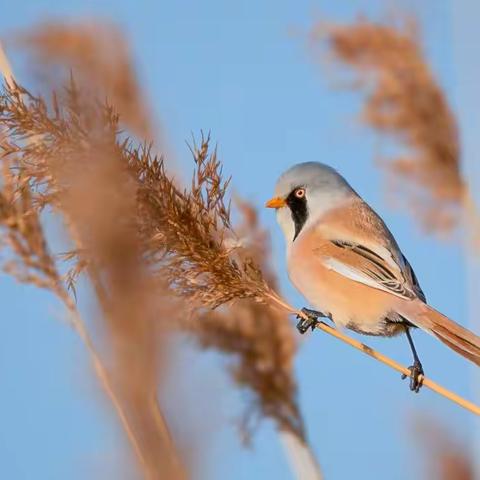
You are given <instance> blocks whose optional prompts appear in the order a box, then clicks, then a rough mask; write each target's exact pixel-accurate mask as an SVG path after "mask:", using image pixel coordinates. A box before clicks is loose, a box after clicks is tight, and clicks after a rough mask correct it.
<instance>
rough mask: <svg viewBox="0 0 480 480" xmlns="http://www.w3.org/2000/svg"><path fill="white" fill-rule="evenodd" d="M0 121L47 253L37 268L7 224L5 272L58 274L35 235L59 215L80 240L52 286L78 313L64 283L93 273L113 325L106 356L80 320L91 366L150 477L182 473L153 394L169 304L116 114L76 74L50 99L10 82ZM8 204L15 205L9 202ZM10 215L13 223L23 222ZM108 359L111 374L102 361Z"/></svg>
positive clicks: (28, 237) (6, 152)
mask: <svg viewBox="0 0 480 480" xmlns="http://www.w3.org/2000/svg"><path fill="white" fill-rule="evenodd" d="M0 124H1V126H2V128H4V129H5V130H6V133H7V134H8V138H7V139H5V140H4V142H3V144H2V150H3V154H2V157H3V159H4V162H5V163H4V165H5V168H6V169H7V171H8V172H9V173H8V175H10V176H9V177H8V179H9V182H10V183H7V182H5V187H6V186H7V185H10V184H11V188H10V190H12V191H13V192H14V193H13V194H14V197H13V199H14V200H16V198H19V199H21V200H22V206H23V205H24V204H25V205H28V208H29V210H28V212H25V213H24V215H23V217H24V218H26V219H28V220H29V223H26V226H27V227H28V230H25V232H26V233H24V237H25V242H29V243H27V246H30V245H33V246H35V248H36V250H33V247H32V249H31V250H32V251H33V253H34V254H35V255H36V256H37V257H39V258H40V259H41V260H42V262H41V263H40V266H42V269H40V270H39V269H38V268H37V263H38V262H37V263H34V260H35V257H34V258H33V260H32V259H31V255H30V256H26V254H24V255H23V256H21V255H20V254H21V253H22V250H20V247H21V246H22V245H21V244H19V242H14V240H15V238H16V237H15V236H13V232H15V231H16V230H12V227H10V230H9V232H10V234H9V236H8V238H9V239H11V240H10V244H12V245H13V247H14V251H13V253H14V255H15V257H17V260H14V264H13V267H12V266H9V264H7V267H8V268H7V271H10V272H12V273H14V274H15V275H16V276H17V278H20V279H22V278H23V279H24V281H26V280H28V279H30V278H31V279H32V280H29V281H33V283H35V284H37V285H40V281H41V279H42V277H40V276H39V275H36V276H33V274H31V273H30V274H29V275H27V274H25V273H22V270H20V269H19V268H18V267H17V268H14V267H15V265H18V264H20V265H26V266H30V265H33V266H35V267H36V270H35V271H40V272H42V273H44V276H46V273H45V272H48V273H49V274H50V275H51V276H52V275H53V273H51V272H52V271H53V272H56V270H53V266H52V265H55V262H54V260H53V259H52V257H49V256H47V255H46V254H45V253H44V252H43V251H42V249H41V248H40V246H41V245H44V244H46V242H45V239H44V237H42V238H41V240H42V241H39V240H37V239H36V236H35V234H36V232H37V230H38V228H40V223H39V220H38V219H39V214H40V212H41V211H42V210H43V209H45V207H49V208H48V210H51V211H53V213H55V214H57V215H60V216H61V218H62V219H63V221H64V223H65V225H66V228H67V231H68V233H69V234H70V240H71V242H72V244H73V249H72V252H71V253H69V254H68V255H67V256H66V257H68V258H67V259H68V261H69V262H70V263H71V262H72V261H73V262H74V266H73V267H72V269H71V270H70V271H69V272H68V273H67V274H66V275H65V276H64V277H63V276H62V277H60V276H59V274H58V273H56V274H55V275H54V276H52V280H51V281H50V282H49V283H45V282H44V283H45V286H46V287H47V288H50V289H51V290H52V291H54V293H56V294H57V295H58V296H60V297H61V299H62V300H63V301H64V303H65V304H66V305H67V307H68V309H69V310H70V313H72V312H73V313H74V314H75V317H76V318H78V316H79V314H78V311H77V309H76V306H75V304H74V302H73V300H72V298H71V297H70V296H69V295H68V293H67V290H66V289H65V288H66V286H69V287H74V285H75V280H76V278H77V277H78V275H79V274H80V273H81V272H85V273H86V275H87V277H88V279H89V280H90V283H91V285H92V287H93V290H94V292H95V298H96V302H97V304H98V307H99V310H100V312H101V316H100V317H101V318H102V319H103V320H104V326H105V327H106V332H107V335H106V336H105V338H104V339H103V342H102V343H104V344H105V345H104V348H102V352H104V354H102V357H104V358H103V359H100V357H99V355H98V354H97V353H96V351H95V346H94V345H93V342H92V341H91V340H90V337H89V336H88V334H87V333H86V330H85V326H84V324H83V322H82V323H80V324H78V325H75V327H76V329H77V331H79V330H80V331H81V336H82V338H84V339H85V338H87V341H86V343H87V346H88V348H89V351H90V352H91V353H92V352H93V355H94V357H95V361H94V363H95V364H96V365H97V368H99V369H100V370H101V373H100V375H99V377H100V379H101V381H102V383H103V384H104V387H105V388H106V389H107V390H108V391H109V395H110V396H111V398H112V401H113V402H114V403H115V405H116V406H117V410H118V411H119V415H120V417H121V419H122V422H123V424H124V426H125V429H126V431H127V433H128V436H129V438H130V440H131V442H132V445H133V446H134V448H135V450H136V453H137V455H138V458H139V460H140V462H141V466H142V469H143V473H144V475H145V476H146V477H147V478H172V479H173V478H183V477H184V473H183V470H182V467H181V466H180V464H179V461H178V459H177V456H176V453H175V451H174V448H173V443H172V440H171V438H170V435H169V432H168V430H167V427H166V425H165V422H164V419H163V417H162V415H161V413H160V410H159V408H158V404H157V400H156V391H157V388H158V380H159V373H160V372H159V365H160V363H159V358H158V354H159V349H160V346H161V340H162V337H161V336H159V335H158V331H159V326H158V317H159V316H160V317H161V315H162V314H163V313H165V312H166V309H164V307H165V305H166V302H165V297H164V296H162V295H160V293H161V292H160V291H159V289H158V287H157V285H156V284H155V283H154V281H153V278H152V275H151V273H150V272H149V270H148V268H147V264H146V262H145V261H144V260H143V252H142V250H141V243H140V242H139V240H138V237H137V234H136V229H135V225H136V223H135V212H136V204H135V188H134V187H135V184H133V183H132V181H131V177H130V176H129V175H128V172H127V171H126V169H125V164H124V162H123V160H124V159H123V157H122V155H121V154H120V151H121V150H120V147H119V145H118V144H117V143H116V140H117V135H118V131H119V128H118V117H117V116H116V114H114V112H113V110H112V108H111V107H110V106H108V105H105V104H104V105H102V104H100V103H99V102H97V101H96V100H95V99H90V97H89V96H87V95H82V94H81V92H80V91H79V90H77V87H76V85H75V83H74V82H73V81H72V83H71V84H70V86H69V87H68V88H66V89H65V90H64V92H62V94H61V95H59V96H56V95H55V96H54V97H53V100H52V103H51V104H50V105H49V104H47V103H46V102H45V101H44V100H43V99H42V98H40V97H35V96H33V95H31V94H30V93H29V92H28V91H26V90H24V89H22V88H21V87H19V86H18V85H12V86H6V87H5V88H4V91H3V94H2V95H0ZM12 161H15V162H16V163H15V165H12V164H11V162H12ZM7 162H10V163H7ZM12 167H14V168H12ZM6 193H8V191H7V190H6ZM6 198H7V200H8V197H6ZM25 198H26V199H27V200H28V202H27V203H26V202H25V200H24V199H25ZM11 202H12V200H11V199H10V203H11ZM4 203H5V204H7V205H8V202H7V201H5V202H4ZM3 210H4V211H8V210H6V207H4V208H3ZM5 218H6V219H9V218H10V217H9V216H7V215H5ZM9 222H10V223H9V225H10V224H11V225H13V226H15V227H16V225H17V224H18V225H23V224H21V223H19V222H13V223H12V221H11V220H9ZM32 222H33V223H32ZM36 227H38V228H37V229H36ZM16 228H17V227H16ZM22 232H23V230H22ZM37 236H38V235H37ZM45 248H46V247H45ZM25 251H26V252H27V253H28V252H29V250H28V249H27V250H25ZM15 257H14V258H15ZM25 259H27V260H28V262H27V261H26V260H25ZM49 259H50V263H48V262H47V260H49ZM50 264H51V265H50ZM49 265H50V266H49ZM18 272H20V273H18ZM27 273H28V272H27ZM47 278H48V277H47ZM154 286H155V288H154ZM78 322H79V321H78V320H77V323H78ZM97 343H98V342H97ZM105 352H110V353H109V354H108V355H107V354H106V353H105ZM107 356H108V357H109V360H108V363H109V369H108V371H107V369H106V368H105V367H103V364H102V362H103V361H105V357H107Z"/></svg>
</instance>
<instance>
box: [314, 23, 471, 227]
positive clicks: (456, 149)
mask: <svg viewBox="0 0 480 480" xmlns="http://www.w3.org/2000/svg"><path fill="white" fill-rule="evenodd" d="M318 38H320V39H326V41H327V44H328V49H329V52H330V54H331V57H332V59H333V64H334V66H343V65H345V66H348V67H350V72H353V74H354V78H355V81H354V82H353V83H352V85H353V88H355V89H361V91H363V92H364V94H365V96H366V101H365V103H364V107H363V111H362V117H361V118H362V121H363V122H364V123H365V124H367V125H368V126H370V127H372V128H373V129H374V130H376V131H377V132H379V133H380V134H384V135H387V136H389V137H391V138H392V139H394V140H395V141H396V145H397V152H398V153H397V154H396V155H397V157H396V158H389V159H386V158H383V159H381V165H382V167H383V168H384V169H385V170H386V171H387V172H388V174H389V179H390V182H391V183H392V184H393V186H394V189H395V190H396V191H397V192H398V194H399V195H398V198H399V199H401V201H402V203H407V205H408V206H409V207H410V210H411V211H412V212H414V214H415V216H416V217H417V219H418V220H419V222H420V223H421V224H422V225H423V227H424V228H426V229H428V230H433V231H437V232H439V233H448V232H450V231H451V230H452V229H453V228H454V227H455V226H456V225H457V221H458V218H459V209H458V207H459V206H462V205H463V204H464V200H465V198H469V196H468V192H467V191H466V186H465V183H464V182H463V180H462V178H461V172H460V145H459V138H458V129H457V124H456V121H455V117H454V115H453V113H452V110H451V108H450V106H449V104H448V100H447V98H446V96H445V94H444V93H443V91H442V89H441V87H440V86H439V84H438V83H437V81H436V80H435V77H434V74H433V72H432V71H431V69H430V67H429V66H428V63H427V61H426V59H425V57H424V54H423V52H422V49H421V47H420V42H419V39H418V33H417V27H416V25H415V23H414V22H413V20H409V21H408V22H405V24H404V25H403V26H402V25H400V24H398V25H395V24H393V23H392V24H388V25H383V24H379V23H375V22H371V21H368V20H366V19H361V20H358V21H357V22H354V23H352V24H347V25H327V26H323V25H321V26H319V27H318V28H317V29H314V34H313V39H314V40H316V39H318ZM390 190H391V189H390Z"/></svg>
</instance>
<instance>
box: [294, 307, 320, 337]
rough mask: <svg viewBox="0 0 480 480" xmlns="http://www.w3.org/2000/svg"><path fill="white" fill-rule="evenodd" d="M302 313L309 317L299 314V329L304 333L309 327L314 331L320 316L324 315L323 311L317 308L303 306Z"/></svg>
mask: <svg viewBox="0 0 480 480" xmlns="http://www.w3.org/2000/svg"><path fill="white" fill-rule="evenodd" d="M302 313H303V314H305V316H306V317H307V318H304V317H303V316H301V315H297V319H298V323H297V330H298V331H299V332H300V333H301V334H302V335H303V334H304V333H305V332H306V331H307V330H308V329H309V328H311V329H312V331H313V330H314V329H315V327H316V326H317V323H318V317H323V316H324V315H323V313H322V312H317V311H316V310H310V309H309V308H302Z"/></svg>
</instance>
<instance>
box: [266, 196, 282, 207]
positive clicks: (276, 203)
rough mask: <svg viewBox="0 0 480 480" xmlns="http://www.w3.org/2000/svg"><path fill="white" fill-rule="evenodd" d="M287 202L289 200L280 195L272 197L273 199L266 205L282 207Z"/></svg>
mask: <svg viewBox="0 0 480 480" xmlns="http://www.w3.org/2000/svg"><path fill="white" fill-rule="evenodd" d="M286 204H287V202H286V201H285V199H283V198H280V197H274V198H271V199H270V200H269V201H268V202H267V203H266V204H265V206H266V207H267V208H282V207H284V206H285V205H286Z"/></svg>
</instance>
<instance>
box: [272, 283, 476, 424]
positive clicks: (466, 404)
mask: <svg viewBox="0 0 480 480" xmlns="http://www.w3.org/2000/svg"><path fill="white" fill-rule="evenodd" d="M268 297H269V298H270V300H271V301H272V302H273V303H275V304H277V305H279V306H280V307H282V308H283V309H285V310H286V311H288V312H289V313H291V314H294V315H297V316H300V317H302V318H305V319H307V317H306V316H305V314H304V313H303V312H301V311H300V310H296V309H295V308H293V307H292V306H291V305H289V304H288V303H287V302H285V301H284V300H283V299H281V298H280V297H279V296H278V295H277V294H276V293H274V292H271V293H270V294H269V295H268ZM316 328H318V329H320V330H322V331H324V332H325V333H328V334H329V335H332V336H333V337H335V338H338V339H339V340H341V341H342V342H344V343H347V344H348V345H350V346H351V347H354V348H356V349H357V350H360V351H361V352H363V353H365V354H367V355H369V356H370V357H372V358H374V359H375V360H378V361H379V362H381V363H383V364H385V365H387V366H389V367H390V368H393V369H394V370H396V371H397V372H400V373H402V374H404V375H407V376H410V370H408V368H407V367H405V366H403V365H401V364H400V363H398V362H396V361H395V360H392V359H391V358H389V357H387V356H386V355H383V354H382V353H380V352H377V351H376V350H374V349H373V348H371V347H369V346H368V345H365V344H364V343H362V342H359V341H358V340H355V339H353V338H351V337H349V336H347V335H344V334H343V333H341V332H339V331H338V330H336V329H335V328H332V327H330V326H329V325H327V324H326V323H324V322H319V323H318V324H317V326H316ZM422 384H423V385H424V386H426V387H428V388H430V390H433V391H434V392H435V393H438V394H439V395H441V396H443V397H445V398H447V399H448V400H450V401H452V402H454V403H456V404H457V405H460V406H461V407H463V408H465V409H466V410H468V411H470V412H472V413H474V414H475V415H480V406H478V405H475V404H474V403H472V402H470V401H468V400H466V399H464V398H463V397H461V396H460V395H457V394H456V393H454V392H451V391H450V390H448V389H446V388H445V387H442V386H441V385H439V384H438V383H436V382H434V381H433V380H430V379H429V378H427V377H425V376H424V377H423V380H422Z"/></svg>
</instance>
